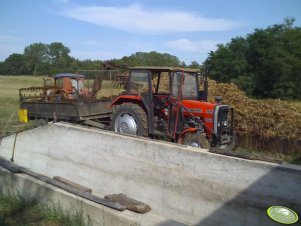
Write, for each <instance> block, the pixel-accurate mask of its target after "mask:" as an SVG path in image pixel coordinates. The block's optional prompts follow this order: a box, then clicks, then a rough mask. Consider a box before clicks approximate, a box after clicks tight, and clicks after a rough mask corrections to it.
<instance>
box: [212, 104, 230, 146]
mask: <svg viewBox="0 0 301 226" xmlns="http://www.w3.org/2000/svg"><path fill="white" fill-rule="evenodd" d="M228 114H229V106H228V105H218V106H216V108H215V113H214V133H215V135H216V136H217V138H218V139H219V142H220V143H221V144H223V143H228V142H230V125H229V117H228Z"/></svg>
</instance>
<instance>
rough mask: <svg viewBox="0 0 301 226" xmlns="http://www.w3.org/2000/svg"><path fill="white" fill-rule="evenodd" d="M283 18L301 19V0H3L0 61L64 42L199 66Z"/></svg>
mask: <svg viewBox="0 0 301 226" xmlns="http://www.w3.org/2000/svg"><path fill="white" fill-rule="evenodd" d="M285 17H294V18H295V19H296V21H295V25H296V26H300V25H301V0H158V1H157V0H26V1H25V0H0V18H1V19H0V61H4V60H5V59H6V58H7V57H8V56H9V55H10V54H13V53H20V54H22V53H23V51H24V48H25V47H26V46H28V45H30V44H33V43H39V42H41V43H45V44H50V43H52V42H62V43H63V44H64V45H65V46H67V47H69V48H70V50H71V53H70V55H71V56H72V57H74V58H77V59H80V60H85V59H91V60H109V59H113V58H117V59H118V58H122V57H123V56H130V55H131V54H133V53H135V52H150V51H157V52H160V53H169V54H171V55H175V56H177V57H178V58H179V60H181V61H184V62H185V63H186V64H188V65H189V64H190V63H191V62H192V61H197V62H198V63H200V64H201V63H202V62H203V61H204V60H205V59H206V58H207V57H208V53H209V52H210V51H214V50H216V48H217V46H216V45H217V44H220V43H222V44H226V43H228V42H230V41H231V38H235V37H237V36H242V37H246V35H247V34H250V33H252V32H254V29H256V28H259V29H260V28H262V29H264V28H266V27H268V26H271V25H274V24H280V23H282V22H283V21H284V18H285Z"/></svg>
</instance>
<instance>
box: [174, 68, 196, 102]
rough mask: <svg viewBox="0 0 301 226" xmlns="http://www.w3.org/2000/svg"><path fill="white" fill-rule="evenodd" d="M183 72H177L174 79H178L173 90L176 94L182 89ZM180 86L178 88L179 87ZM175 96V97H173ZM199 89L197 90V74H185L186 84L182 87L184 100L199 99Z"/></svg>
mask: <svg viewBox="0 0 301 226" xmlns="http://www.w3.org/2000/svg"><path fill="white" fill-rule="evenodd" d="M182 74H183V72H176V73H175V74H174V79H175V78H178V79H177V80H178V82H174V84H173V90H174V91H175V93H176V92H177V91H178V89H180V86H179V85H180V84H179V83H180V78H181V77H182ZM177 84H178V86H177ZM173 96H175V95H173ZM197 97H198V89H197V75H196V74H195V73H188V72H184V82H183V86H182V98H183V99H197Z"/></svg>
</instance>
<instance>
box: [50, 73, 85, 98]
mask: <svg viewBox="0 0 301 226" xmlns="http://www.w3.org/2000/svg"><path fill="white" fill-rule="evenodd" d="M84 79H85V76H84V75H81V74H71V73H61V74H57V75H55V76H54V84H55V86H56V87H58V89H59V92H60V93H62V94H63V95H64V96H65V98H66V99H77V98H78V97H79V96H82V95H84V94H85V90H84Z"/></svg>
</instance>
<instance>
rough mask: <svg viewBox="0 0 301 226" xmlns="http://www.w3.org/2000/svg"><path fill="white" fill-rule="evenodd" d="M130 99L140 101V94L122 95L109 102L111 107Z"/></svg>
mask: <svg viewBox="0 0 301 226" xmlns="http://www.w3.org/2000/svg"><path fill="white" fill-rule="evenodd" d="M131 101H142V97H141V96H132V95H122V96H119V97H117V98H116V99H115V100H113V102H112V103H111V107H112V106H113V105H120V104H122V103H124V102H131Z"/></svg>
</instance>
